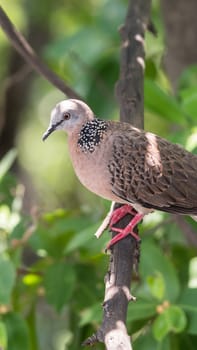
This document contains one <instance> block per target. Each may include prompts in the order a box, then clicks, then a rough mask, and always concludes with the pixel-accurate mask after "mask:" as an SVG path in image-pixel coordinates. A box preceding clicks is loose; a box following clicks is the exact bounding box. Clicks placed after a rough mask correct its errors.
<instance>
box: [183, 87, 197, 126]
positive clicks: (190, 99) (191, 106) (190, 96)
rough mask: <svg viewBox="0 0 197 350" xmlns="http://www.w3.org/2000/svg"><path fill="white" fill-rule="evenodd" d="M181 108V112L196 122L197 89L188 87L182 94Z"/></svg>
mask: <svg viewBox="0 0 197 350" xmlns="http://www.w3.org/2000/svg"><path fill="white" fill-rule="evenodd" d="M181 95H182V107H183V110H184V111H185V112H186V113H187V114H189V115H190V116H191V117H192V118H193V120H194V121H196V111H197V88H196V87H189V88H188V89H185V90H184V91H183V92H182V94H181Z"/></svg>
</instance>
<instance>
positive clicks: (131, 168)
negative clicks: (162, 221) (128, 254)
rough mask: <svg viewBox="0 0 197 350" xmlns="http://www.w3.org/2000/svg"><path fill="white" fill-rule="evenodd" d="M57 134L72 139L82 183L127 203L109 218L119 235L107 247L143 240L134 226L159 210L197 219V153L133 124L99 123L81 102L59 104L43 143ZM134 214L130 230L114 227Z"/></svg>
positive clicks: (71, 151) (71, 150)
mask: <svg viewBox="0 0 197 350" xmlns="http://www.w3.org/2000/svg"><path fill="white" fill-rule="evenodd" d="M56 130H63V131H65V132H66V133H67V135H68V148H69V155H70V158H71V161H72V164H73V168H74V170H75V173H76V175H77V177H78V178H79V180H80V182H81V183H82V184H83V185H84V186H85V187H86V188H87V189H89V190H90V191H92V192H93V193H95V194H97V195H98V196H100V197H103V198H105V199H108V200H110V201H113V202H117V203H120V204H123V206H121V207H120V208H118V209H115V210H111V211H110V215H109V216H108V220H107V225H108V224H109V227H110V229H112V230H114V231H116V232H118V234H117V235H116V236H115V237H114V238H113V239H112V240H111V241H110V243H109V245H108V248H110V247H111V246H112V245H113V244H115V243H117V242H118V241H119V240H121V239H123V238H124V237H126V236H127V235H129V234H131V235H132V236H134V237H135V238H136V239H137V240H139V236H138V235H137V234H136V233H135V232H134V228H135V226H136V225H137V224H138V223H139V222H140V221H141V220H142V219H143V217H144V216H145V215H146V214H148V213H150V212H152V211H154V210H160V211H163V212H168V213H172V214H181V215H190V216H192V217H193V219H194V220H197V156H196V155H194V154H192V153H191V152H188V151H186V150H185V149H184V148H183V147H181V146H179V145H177V144H173V143H171V142H169V141H167V140H166V139H164V138H161V137H159V136H157V135H155V134H153V133H151V132H147V131H144V130H140V129H138V128H136V127H134V126H132V125H131V124H129V123H124V122H118V121H109V120H102V119H99V118H97V117H96V116H95V115H94V113H93V111H92V110H91V109H90V107H89V106H88V105H87V104H85V103H84V102H82V101H80V100H76V99H68V100H63V101H61V102H59V103H58V104H57V105H56V106H55V108H54V109H53V110H52V112H51V119H50V124H49V127H48V129H47V130H46V132H45V133H44V135H43V140H46V139H47V138H48V136H49V135H50V134H51V133H52V132H54V131H56ZM112 209H113V208H112ZM129 213H130V214H133V218H132V219H131V221H130V222H129V224H128V225H127V226H126V227H125V228H116V227H114V225H115V224H116V223H117V222H118V221H119V220H120V219H121V218H123V217H124V216H125V215H126V214H129ZM97 236H99V234H98V235H97Z"/></svg>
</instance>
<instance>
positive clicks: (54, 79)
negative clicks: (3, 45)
mask: <svg viewBox="0 0 197 350" xmlns="http://www.w3.org/2000/svg"><path fill="white" fill-rule="evenodd" d="M0 26H1V28H2V30H3V31H4V33H5V34H6V35H7V37H8V38H9V40H10V42H11V43H12V45H13V46H14V47H15V49H16V50H17V51H18V52H19V53H20V55H21V56H22V57H23V58H24V59H25V60H26V61H27V62H28V63H29V64H31V65H32V66H33V68H34V69H35V70H36V72H38V73H39V74H40V75H42V76H43V77H45V78H46V79H47V80H48V81H49V82H50V83H52V84H53V85H54V86H56V87H57V88H58V89H59V90H60V91H62V92H63V93H64V94H65V95H67V96H68V97H70V98H78V99H81V97H80V96H79V95H78V94H77V93H76V92H75V91H74V90H73V89H72V88H70V87H69V86H68V85H67V84H66V83H65V82H64V81H63V80H62V79H61V78H60V77H59V76H57V75H56V74H55V73H54V72H53V71H52V70H50V69H49V68H48V67H47V66H46V64H45V63H44V62H42V61H41V60H40V58H39V57H38V56H37V55H36V53H35V52H34V50H33V49H32V47H31V46H30V45H29V44H28V42H27V41H26V40H25V38H24V37H23V36H22V34H20V33H19V32H18V31H17V30H16V28H15V27H14V25H13V24H12V22H11V21H10V19H9V18H8V16H7V15H6V13H5V12H4V10H3V8H2V7H1V6H0Z"/></svg>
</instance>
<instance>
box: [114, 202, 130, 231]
mask: <svg viewBox="0 0 197 350" xmlns="http://www.w3.org/2000/svg"><path fill="white" fill-rule="evenodd" d="M127 214H131V215H136V214H137V212H136V211H135V209H133V207H132V206H131V205H129V204H124V205H122V206H121V207H120V208H117V209H115V210H114V211H113V212H112V214H111V218H110V223H109V228H110V229H112V226H113V225H115V224H116V223H117V222H118V221H120V220H121V219H122V218H124V217H125V216H126V215H127Z"/></svg>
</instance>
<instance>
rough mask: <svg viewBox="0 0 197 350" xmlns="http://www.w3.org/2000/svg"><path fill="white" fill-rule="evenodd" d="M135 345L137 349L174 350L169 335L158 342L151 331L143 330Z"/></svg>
mask: <svg viewBox="0 0 197 350" xmlns="http://www.w3.org/2000/svg"><path fill="white" fill-rule="evenodd" d="M133 345H134V349H137V350H172V348H171V344H170V339H169V337H168V336H167V337H165V339H163V341H162V342H159V343H158V342H157V341H156V340H155V338H154V337H153V335H152V334H151V333H150V332H141V333H140V335H139V337H138V338H137V339H136V341H134V343H133Z"/></svg>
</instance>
